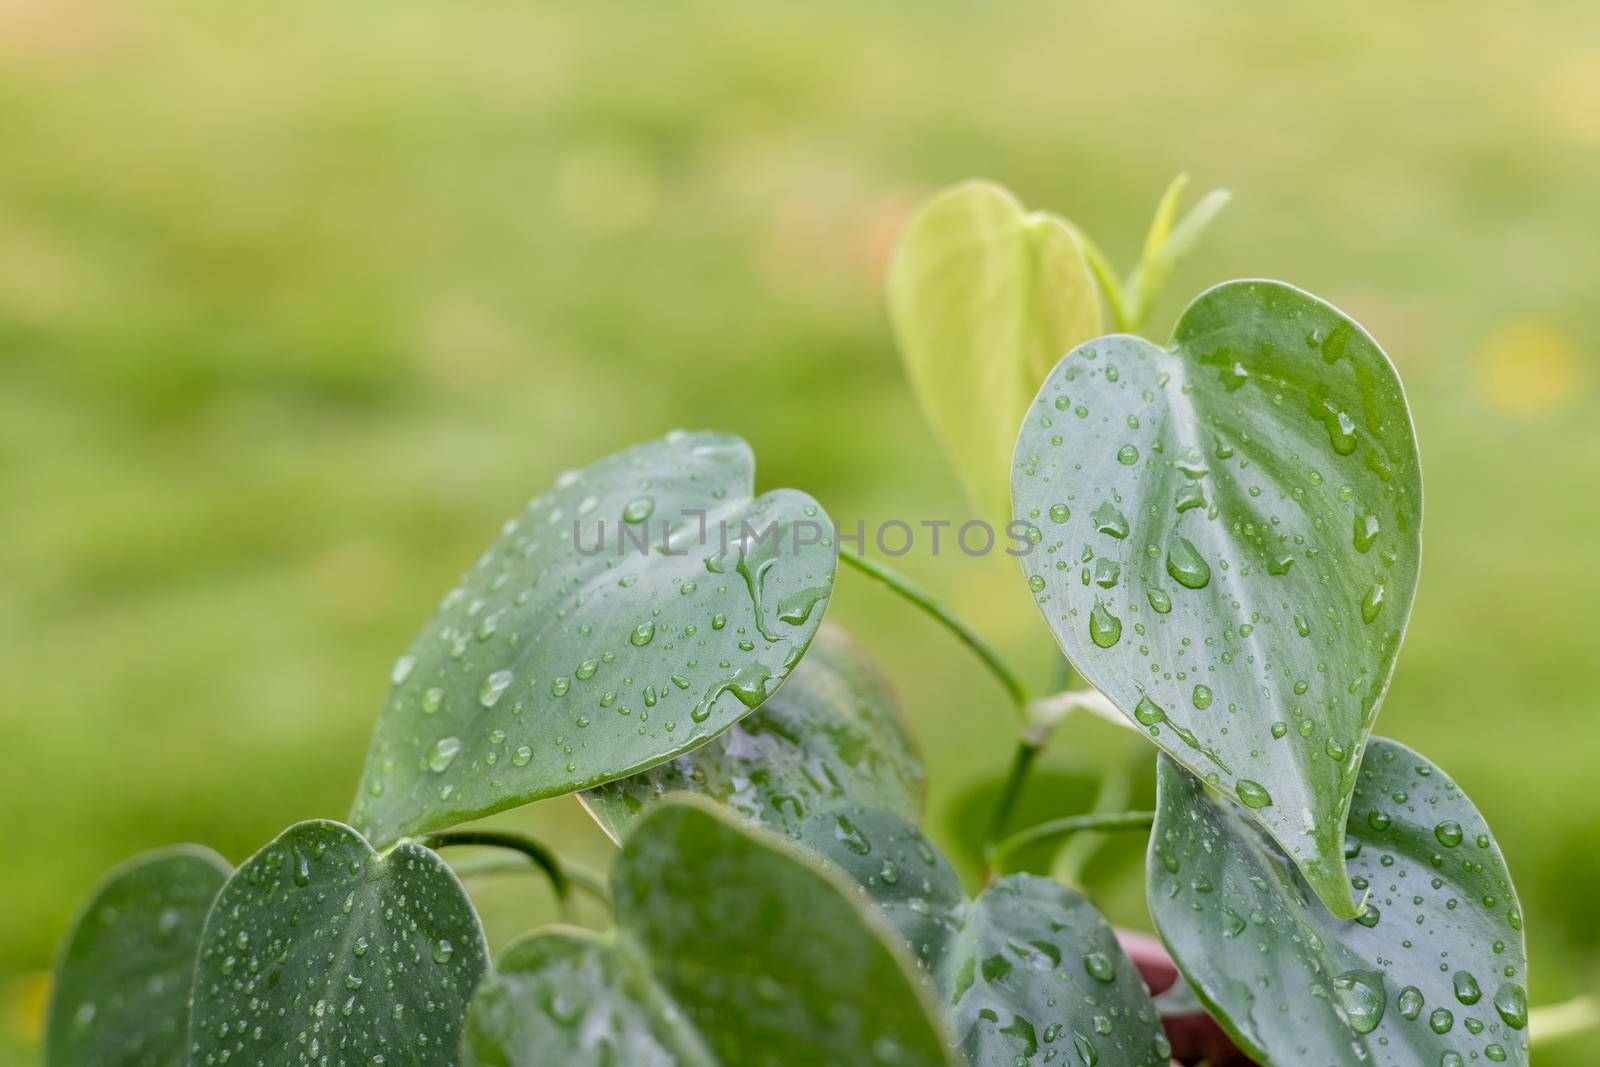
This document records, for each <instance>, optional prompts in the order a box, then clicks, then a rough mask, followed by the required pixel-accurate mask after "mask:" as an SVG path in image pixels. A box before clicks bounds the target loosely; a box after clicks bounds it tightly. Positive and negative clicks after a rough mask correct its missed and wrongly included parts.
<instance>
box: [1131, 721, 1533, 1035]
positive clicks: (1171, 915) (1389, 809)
mask: <svg viewBox="0 0 1600 1067" xmlns="http://www.w3.org/2000/svg"><path fill="white" fill-rule="evenodd" d="M1159 797H1160V799H1159V802H1158V817H1157V820H1156V826H1155V832H1154V834H1153V835H1152V837H1151V851H1150V910H1151V914H1152V915H1153V916H1154V918H1155V921H1156V925H1157V926H1158V927H1159V929H1160V930H1161V934H1162V937H1163V938H1164V939H1165V941H1166V943H1167V947H1168V949H1169V950H1170V951H1171V953H1172V958H1173V960H1174V961H1175V962H1176V963H1177V965H1178V967H1179V968H1180V969H1181V970H1182V971H1183V974H1184V977H1185V978H1186V979H1187V980H1188V982H1189V984H1190V986H1192V987H1193V989H1194V991H1195V992H1196V993H1197V994H1198V995H1199V997H1200V999H1201V1000H1203V1001H1204V1002H1205V1003H1206V1004H1207V1005H1208V1006H1209V1007H1210V1009H1211V1011H1212V1014H1213V1015H1215V1016H1216V1017H1217V1019H1218V1021H1219V1022H1221V1023H1222V1024H1223V1026H1224V1027H1225V1028H1227V1030H1228V1031H1229V1033H1230V1034H1231V1035H1232V1036H1233V1038H1234V1040H1235V1041H1237V1042H1238V1044H1239V1046H1240V1047H1241V1048H1243V1049H1244V1050H1245V1051H1247V1052H1249V1053H1250V1054H1251V1055H1252V1056H1254V1057H1255V1058H1257V1059H1259V1060H1261V1061H1262V1062H1264V1063H1270V1064H1277V1065H1281V1067H1289V1065H1296V1067H1298V1065H1300V1064H1309V1063H1375V1064H1384V1065H1394V1067H1411V1065H1417V1067H1438V1065H1440V1064H1448V1065H1454V1067H1460V1065H1461V1064H1463V1063H1475V1062H1482V1061H1483V1060H1488V1061H1490V1062H1506V1063H1526V1062H1527V1058H1528V1052H1527V1028H1526V1027H1527V997H1526V989H1527V957H1526V954H1525V950H1524V947H1523V938H1522V916H1521V913H1520V912H1519V911H1518V907H1517V897H1516V892H1515V890H1514V889H1513V888H1512V886H1511V876H1510V874H1509V873H1508V872H1507V870H1506V865H1505V861H1504V859H1502V858H1501V855H1500V850H1499V848H1498V847H1496V845H1495V843H1494V839H1493V838H1492V837H1491V836H1490V834H1489V828H1488V826H1486V825H1485V824H1484V821H1483V818H1482V817H1481V816H1480V815H1479V814H1478V811H1477V809H1476V808H1474V807H1473V806H1472V803H1471V801H1469V800H1468V799H1467V798H1466V796H1465V795H1464V794H1463V793H1462V792H1461V790H1460V788H1459V787H1458V786H1457V785H1456V784H1455V783H1454V782H1452V781H1451V780H1450V779H1449V778H1448V777H1446V776H1445V774H1444V772H1442V771H1440V770H1439V769H1438V768H1436V767H1434V766H1433V765H1432V764H1431V763H1429V762H1428V761H1427V760H1425V759H1423V758H1422V757H1421V756H1419V755H1417V754H1416V753H1415V752H1412V751H1411V750H1410V749H1408V748H1406V747H1405V746H1404V745H1401V744H1398V743H1396V742H1394V741H1389V740H1385V739H1383V738H1379V737H1374V738H1373V739H1372V741H1371V743H1370V744H1369V745H1368V746H1367V751H1366V757H1365V759H1364V760H1363V761H1362V765H1361V774H1360V779H1359V781H1358V783H1357V786H1356V793H1355V803H1354V805H1353V807H1352V809H1351V812H1350V819H1349V846H1348V850H1347V851H1348V854H1349V865H1350V871H1351V875H1352V877H1351V883H1352V885H1354V886H1355V888H1356V889H1357V890H1358V891H1361V892H1363V893H1370V898H1369V901H1368V905H1367V910H1366V912H1365V913H1364V914H1363V915H1362V917H1361V918H1359V919H1356V920H1340V919H1335V918H1334V917H1333V916H1332V915H1330V914H1329V913H1328V912H1327V910H1326V909H1325V908H1323V907H1322V906H1321V904H1319V903H1318V902H1317V900H1316V898H1315V897H1314V896H1313V895H1312V893H1311V891H1310V887H1309V886H1308V885H1307V884H1306V881H1305V879H1304V877H1303V876H1302V875H1301V874H1300V872H1299V871H1298V870H1297V869H1296V868H1295V866H1294V865H1293V864H1291V863H1289V862H1288V860H1287V859H1286V858H1285V856H1284V855H1283V852H1282V851H1281V850H1280V849H1279V848H1278V847H1277V846H1276V845H1274V844H1273V843H1272V842H1271V841H1270V840H1268V839H1267V838H1266V837H1265V836H1264V835H1263V834H1261V832H1260V831H1259V830H1258V829H1257V828H1256V827H1255V826H1254V825H1253V824H1252V823H1251V822H1250V821H1249V820H1248V819H1246V818H1244V815H1243V812H1242V811H1241V810H1240V809H1239V807H1238V806H1237V805H1235V804H1232V803H1229V802H1228V801H1226V800H1223V799H1221V798H1218V797H1216V796H1215V795H1214V794H1210V793H1208V792H1207V791H1206V789H1205V787H1204V786H1203V785H1202V784H1201V783H1200V782H1199V781H1198V780H1196V779H1195V778H1194V777H1193V776H1192V775H1190V774H1189V773H1188V772H1187V771H1185V770H1183V769H1182V768H1180V767H1178V766H1177V765H1176V764H1174V763H1173V762H1172V761H1171V760H1169V759H1167V758H1165V757H1163V758H1162V761H1161V770H1160V794H1159Z"/></svg>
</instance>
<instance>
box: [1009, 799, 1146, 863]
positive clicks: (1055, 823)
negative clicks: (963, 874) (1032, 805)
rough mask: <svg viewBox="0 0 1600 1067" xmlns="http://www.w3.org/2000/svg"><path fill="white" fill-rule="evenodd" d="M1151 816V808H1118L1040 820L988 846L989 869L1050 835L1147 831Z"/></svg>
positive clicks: (1051, 836)
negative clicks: (1098, 831)
mask: <svg viewBox="0 0 1600 1067" xmlns="http://www.w3.org/2000/svg"><path fill="white" fill-rule="evenodd" d="M1155 819H1156V813H1155V812H1153V811H1118V812H1109V813H1105V814H1100V815H1069V816H1067V817H1066V818H1064V819H1052V820H1050V821H1049V822H1042V823H1040V824H1039V825H1037V826H1030V827H1028V828H1027V829H1026V830H1023V831H1021V832H1019V833H1015V834H1012V835H1011V836H1010V837H1008V838H1006V839H1005V840H1004V841H1001V842H1000V843H999V844H998V845H995V846H994V847H993V848H992V849H990V850H989V856H988V862H989V869H990V871H991V872H994V873H996V874H999V873H1002V872H1003V870H1004V863H1005V860H1006V859H1007V858H1008V857H1009V856H1010V855H1011V854H1012V853H1014V852H1016V851H1017V850H1018V849H1021V848H1025V847H1026V846H1028V845H1032V844H1036V843H1038V842H1040V841H1048V840H1050V839H1051V838H1053V837H1065V836H1066V835H1068V834H1075V833H1078V832H1079V831H1080V830H1100V831H1110V830H1148V829H1149V828H1150V827H1151V826H1152V825H1154V824H1155Z"/></svg>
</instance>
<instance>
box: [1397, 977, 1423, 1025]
mask: <svg viewBox="0 0 1600 1067" xmlns="http://www.w3.org/2000/svg"><path fill="white" fill-rule="evenodd" d="M1395 1004H1396V1005H1397V1006H1398V1007H1399V1009H1400V1015H1401V1016H1402V1017H1403V1018H1406V1019H1415V1018H1416V1017H1417V1016H1419V1015H1421V1014H1422V990H1420V989H1418V988H1417V987H1416V986H1414V985H1408V986H1406V987H1405V988H1404V989H1402V990H1400V997H1399V999H1398V1000H1396V1001H1395Z"/></svg>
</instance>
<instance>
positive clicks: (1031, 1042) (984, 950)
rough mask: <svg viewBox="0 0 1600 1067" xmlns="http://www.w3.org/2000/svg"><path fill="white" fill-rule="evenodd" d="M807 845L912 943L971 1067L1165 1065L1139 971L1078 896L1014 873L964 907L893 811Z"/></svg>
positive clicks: (815, 828) (949, 875) (946, 873)
mask: <svg viewBox="0 0 1600 1067" xmlns="http://www.w3.org/2000/svg"><path fill="white" fill-rule="evenodd" d="M801 840H802V841H803V842H804V843H805V844H806V845H807V846H808V847H810V848H812V849H813V850H815V851H816V852H817V853H818V854H819V855H821V856H822V857H823V858H824V859H826V860H828V862H830V863H832V864H834V865H835V866H836V867H838V868H839V869H840V870H841V871H842V872H843V873H845V874H847V875H848V876H850V877H851V878H852V879H853V880H854V881H855V882H856V883H857V884H858V885H859V886H860V887H861V888H862V891H863V892H864V893H865V894H866V895H867V896H868V897H869V898H870V899H871V900H873V901H874V902H876V903H878V904H879V905H880V906H881V907H882V908H883V910H884V912H885V914H886V915H887V917H888V918H889V919H890V921H891V922H893V923H894V924H895V926H896V927H897V928H898V929H899V931H900V933H901V934H902V936H904V937H905V938H906V940H907V942H908V944H909V945H910V947H911V948H912V950H913V951H914V952H915V953H916V955H917V957H918V958H919V959H920V960H921V961H922V962H923V964H924V966H926V967H927V968H928V969H929V971H930V973H931V974H932V975H933V979H934V983H935V985H936V986H937V987H938V989H939V991H940V993H941V995H942V997H943V999H944V1004H945V1011H946V1013H947V1014H948V1017H949V1019H950V1025H951V1028H952V1029H953V1031H954V1032H955V1034H956V1035H957V1039H958V1041H959V1043H960V1047H961V1049H962V1052H963V1053H964V1055H965V1057H966V1059H967V1062H968V1063H970V1064H972V1065H974V1067H1013V1065H1014V1064H1017V1063H1049V1062H1068V1063H1071V1062H1077V1063H1094V1064H1099V1065H1103V1067H1114V1065H1124V1064H1127V1065H1160V1067H1164V1065H1165V1064H1166V1063H1167V1062H1168V1054H1169V1052H1170V1048H1169V1047H1168V1045H1167V1043H1166V1038H1165V1035H1164V1034H1163V1033H1162V1029H1161V1020H1160V1016H1159V1013H1158V1012H1157V1011H1156V1008H1155V1005H1154V1004H1153V1003H1152V1002H1151V999H1150V993H1149V991H1148V990H1147V989H1146V988H1145V985H1144V982H1143V980H1142V979H1141V978H1140V977H1139V972H1138V970H1137V969H1136V968H1135V967H1134V966H1133V963H1132V962H1131V961H1130V960H1129V959H1128V957H1127V955H1126V954H1125V953H1124V952H1123V951H1122V948H1121V946H1120V945H1118V943H1117V939H1116V935H1115V934H1114V933H1112V930H1111V927H1110V926H1109V925H1107V924H1106V922H1105V920H1104V919H1102V918H1101V917H1100V916H1099V914H1098V913H1096V912H1095V910H1094V908H1093V907H1091V906H1090V904H1089V903H1088V901H1086V900H1084V899H1083V898H1082V897H1081V896H1079V895H1078V894H1077V893H1075V892H1073V891H1072V890H1071V889H1068V888H1067V887H1066V886H1064V885H1061V884H1060V883H1058V882H1054V881H1051V880H1050V879H1048V878H1040V877H1037V876H1034V875H1029V874H1014V875H1009V876H1007V877H1005V878H1001V879H1000V880H999V881H997V882H995V883H994V884H993V885H991V886H989V887H988V888H987V889H986V890H984V892H983V893H982V894H980V895H979V896H978V897H977V898H976V899H975V900H970V901H969V900H966V899H965V897H964V894H963V893H962V891H961V884H960V882H959V881H957V880H956V876H955V873H954V871H953V870H951V868H950V865H949V864H948V863H947V862H946V861H945V859H944V857H943V856H941V855H939V853H938V851H937V850H936V849H935V848H934V847H933V845H932V843H931V842H929V841H928V840H927V838H925V837H924V836H923V835H922V834H921V832H919V831H918V830H917V829H916V828H915V827H913V826H910V825H907V824H906V823H905V822H904V821H902V820H900V819H898V818H896V817H895V816H893V815H890V814H888V813H886V812H873V811H867V810H863V809H860V808H855V807H852V808H846V809H842V810H838V811H833V812H825V813H822V814H819V815H817V816H816V817H814V818H813V819H812V820H811V821H810V822H809V823H808V825H807V826H806V827H804V828H803V830H802V837H801Z"/></svg>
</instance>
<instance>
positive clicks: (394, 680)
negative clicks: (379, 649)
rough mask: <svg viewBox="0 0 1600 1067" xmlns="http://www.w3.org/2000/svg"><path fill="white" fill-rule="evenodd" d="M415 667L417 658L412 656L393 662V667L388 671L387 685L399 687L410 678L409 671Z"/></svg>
mask: <svg viewBox="0 0 1600 1067" xmlns="http://www.w3.org/2000/svg"><path fill="white" fill-rule="evenodd" d="M416 665H417V657H415V656H412V655H405V656H401V657H400V658H399V659H397V660H395V661H394V667H393V668H392V669H391V670H390V671H389V684H391V685H401V684H403V683H404V682H405V680H406V679H407V678H409V677H411V671H412V670H413V669H414V668H415V667H416Z"/></svg>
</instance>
